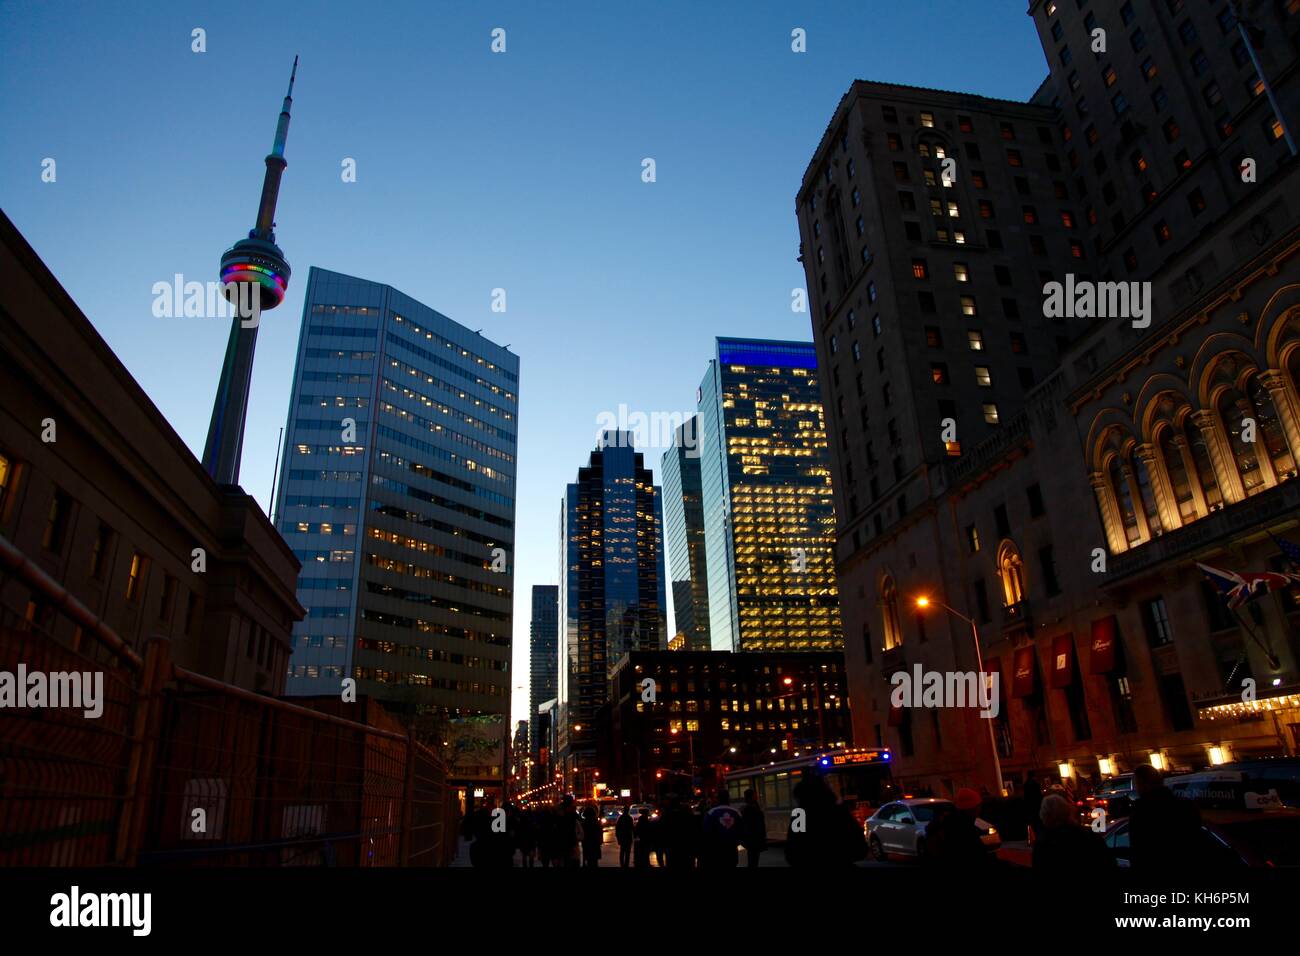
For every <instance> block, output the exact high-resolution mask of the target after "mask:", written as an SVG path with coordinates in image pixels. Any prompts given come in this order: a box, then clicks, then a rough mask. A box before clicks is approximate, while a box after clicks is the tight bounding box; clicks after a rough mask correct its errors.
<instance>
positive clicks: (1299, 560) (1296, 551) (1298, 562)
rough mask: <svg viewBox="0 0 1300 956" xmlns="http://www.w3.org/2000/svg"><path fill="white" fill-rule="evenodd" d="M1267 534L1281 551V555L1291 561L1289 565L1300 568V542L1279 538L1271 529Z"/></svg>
mask: <svg viewBox="0 0 1300 956" xmlns="http://www.w3.org/2000/svg"><path fill="white" fill-rule="evenodd" d="M1268 536H1269V537H1270V538H1272V539H1273V543H1274V544H1275V545H1277V549H1278V550H1279V551H1281V552H1282V556H1283V557H1284V558H1286V559H1287V560H1288V561H1290V562H1291V567H1293V568H1295V569H1297V570H1300V544H1295V543H1294V542H1291V541H1288V540H1287V539H1286V538H1279V537H1278V536H1277V535H1275V534H1274V533H1273V532H1271V531H1270V532H1269V533H1268Z"/></svg>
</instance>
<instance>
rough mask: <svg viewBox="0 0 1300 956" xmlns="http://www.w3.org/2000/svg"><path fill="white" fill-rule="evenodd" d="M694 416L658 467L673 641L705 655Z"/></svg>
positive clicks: (701, 522)
mask: <svg viewBox="0 0 1300 956" xmlns="http://www.w3.org/2000/svg"><path fill="white" fill-rule="evenodd" d="M698 428H699V416H698V415H695V416H692V417H691V419H690V420H689V421H687V422H683V423H682V424H681V425H680V426H679V427H678V429H677V432H676V435H675V436H674V438H675V441H674V444H673V447H672V448H670V449H668V450H667V451H666V452H664V455H663V459H662V460H661V462H660V474H661V476H662V483H663V493H664V504H663V511H664V542H665V547H666V548H667V551H668V574H669V581H670V582H671V584H672V595H673V635H674V638H680V639H681V647H682V649H683V650H690V651H707V650H708V649H709V584H708V580H707V578H706V576H705V575H706V565H705V560H704V502H703V499H702V498H701V496H700V448H699V441H698V437H699V435H698Z"/></svg>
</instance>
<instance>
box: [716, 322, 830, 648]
mask: <svg viewBox="0 0 1300 956" xmlns="http://www.w3.org/2000/svg"><path fill="white" fill-rule="evenodd" d="M818 379H819V369H818V362H817V354H816V352H815V350H814V349H813V346H812V344H811V343H808V342H774V341H762V340H756V339H726V338H720V339H718V340H717V354H716V356H715V357H714V358H713V359H712V360H711V361H710V362H709V370H708V373H707V374H706V375H705V377H704V381H703V382H702V383H701V385H700V392H699V394H700V401H699V408H700V412H699V441H700V476H701V487H702V500H703V511H704V529H705V530H704V550H705V562H706V565H707V580H708V602H709V603H708V607H709V642H710V645H711V647H712V649H713V650H715V651H814V650H834V649H838V648H840V647H842V646H843V637H842V631H841V627H840V611H839V599H838V596H837V594H836V588H835V562H834V557H833V545H834V541H835V537H834V535H835V511H834V504H833V501H832V497H831V471H830V458H829V453H828V450H827V447H826V426H825V422H824V420H823V414H822V403H821V392H820V390H819V386H818Z"/></svg>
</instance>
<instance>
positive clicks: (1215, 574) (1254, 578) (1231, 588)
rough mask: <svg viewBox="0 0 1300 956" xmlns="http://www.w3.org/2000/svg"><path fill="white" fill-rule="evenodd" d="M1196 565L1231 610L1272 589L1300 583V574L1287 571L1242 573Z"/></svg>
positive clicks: (1275, 589)
mask: <svg viewBox="0 0 1300 956" xmlns="http://www.w3.org/2000/svg"><path fill="white" fill-rule="evenodd" d="M1196 566H1197V567H1198V568H1200V569H1201V570H1202V571H1203V572H1205V576H1206V577H1207V578H1209V579H1210V583H1212V584H1213V585H1214V586H1215V587H1216V588H1218V589H1219V593H1220V594H1221V595H1222V596H1223V598H1224V600H1226V601H1227V602H1228V608H1229V610H1233V611H1235V610H1236V609H1237V608H1239V607H1241V606H1242V605H1243V604H1248V603H1249V602H1251V601H1253V600H1255V599H1256V598H1258V597H1263V596H1264V595H1265V594H1267V593H1269V592H1270V591H1280V590H1282V589H1283V588H1288V587H1290V586H1291V585H1292V584H1300V574H1292V573H1289V572H1285V571H1260V572H1255V571H1248V572H1246V573H1244V574H1242V573H1238V572H1236V571H1224V570H1223V569H1222V568H1212V567H1210V566H1209V565H1208V564H1197V565H1196Z"/></svg>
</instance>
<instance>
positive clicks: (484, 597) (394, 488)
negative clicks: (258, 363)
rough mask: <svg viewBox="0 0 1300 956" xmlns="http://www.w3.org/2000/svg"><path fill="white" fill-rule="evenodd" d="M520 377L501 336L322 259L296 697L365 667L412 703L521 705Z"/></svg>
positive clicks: (297, 491) (308, 389)
mask: <svg viewBox="0 0 1300 956" xmlns="http://www.w3.org/2000/svg"><path fill="white" fill-rule="evenodd" d="M518 387H519V359H518V357H517V356H515V355H513V354H511V353H510V352H509V351H507V350H506V349H504V348H502V347H501V346H498V345H495V344H493V343H492V342H489V341H488V340H487V339H485V338H483V337H482V336H480V335H478V334H476V333H474V332H471V331H469V330H467V329H465V328H464V327H463V326H460V325H457V324H456V323H455V322H453V321H451V320H450V319H448V318H447V317H446V316H444V315H441V314H439V313H437V312H435V311H434V310H433V309H430V308H429V307H427V306H425V305H422V304H420V303H419V302H416V301H415V300H414V299H411V298H410V297H408V296H406V295H403V294H402V293H401V292H399V291H397V290H396V289H393V288H391V287H389V286H386V285H381V284H380V283H377V282H368V281H366V280H364V279H356V278H353V277H351V276H346V275H342V274H340V273H337V272H329V271H326V270H324V269H317V268H313V269H312V270H311V273H310V276H309V277H308V288H307V298H306V302H305V304H304V305H303V318H302V332H301V335H300V338H299V343H298V362H297V368H296V369H295V371H294V380H293V393H292V398H291V401H290V406H289V421H288V427H287V429H286V435H285V452H284V458H283V461H282V464H281V479H282V483H281V486H280V492H279V496H278V501H277V509H276V516H275V517H276V520H277V523H278V527H279V528H280V530H281V532H282V533H283V535H284V537H285V540H286V541H288V542H289V545H290V546H291V547H292V548H293V550H294V553H295V554H296V555H298V558H299V560H300V561H302V563H303V573H302V576H301V579H300V580H299V582H298V596H299V600H300V601H302V603H303V604H304V605H305V606H306V607H307V608H308V612H307V618H306V619H305V620H304V621H303V622H301V624H299V626H298V627H297V628H296V629H295V631H294V641H295V645H294V653H293V658H292V660H291V662H290V674H289V679H288V692H289V693H290V694H327V693H328V694H337V693H339V683H340V681H341V680H342V679H343V678H345V677H352V678H355V679H356V681H357V690H358V692H359V693H366V694H372V695H374V696H376V697H378V698H381V699H384V700H386V701H390V702H394V703H397V704H401V705H403V706H406V707H411V708H426V707H434V708H438V709H439V710H441V711H444V712H452V713H455V714H456V715H458V716H467V717H472V716H475V715H479V714H501V715H504V714H506V713H507V712H508V710H509V702H510V681H509V679H508V676H507V668H508V666H509V661H510V642H511V629H510V622H511V592H512V582H513V576H514V564H513V557H514V521H515V447H516V422H517V420H518V419H517V414H518ZM505 732H506V731H505V730H504V729H503V731H502V733H503V734H504V733H505ZM502 742H503V743H504V741H502Z"/></svg>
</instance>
